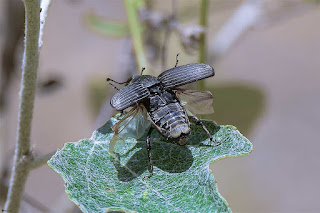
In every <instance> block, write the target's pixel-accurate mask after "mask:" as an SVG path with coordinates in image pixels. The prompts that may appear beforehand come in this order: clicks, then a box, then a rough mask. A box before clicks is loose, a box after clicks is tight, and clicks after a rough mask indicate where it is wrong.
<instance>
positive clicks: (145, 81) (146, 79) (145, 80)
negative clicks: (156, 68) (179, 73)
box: [130, 75, 160, 87]
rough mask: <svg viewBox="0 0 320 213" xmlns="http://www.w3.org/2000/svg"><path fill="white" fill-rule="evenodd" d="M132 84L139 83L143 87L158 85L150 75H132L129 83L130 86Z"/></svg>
mask: <svg viewBox="0 0 320 213" xmlns="http://www.w3.org/2000/svg"><path fill="white" fill-rule="evenodd" d="M132 83H140V84H142V85H143V86H144V87H151V86H153V85H156V84H159V83H160V82H159V80H158V78H157V77H154V76H152V75H134V76H132V80H131V81H130V84H132Z"/></svg>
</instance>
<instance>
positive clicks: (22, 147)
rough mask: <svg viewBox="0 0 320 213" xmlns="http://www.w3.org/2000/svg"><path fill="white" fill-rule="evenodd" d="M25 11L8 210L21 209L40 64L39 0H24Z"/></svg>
mask: <svg viewBox="0 0 320 213" xmlns="http://www.w3.org/2000/svg"><path fill="white" fill-rule="evenodd" d="M23 2H24V5H25V11H26V29H25V35H26V36H25V49H24V55H23V63H22V82H21V90H20V105H19V120H18V130H17V134H18V136H17V142H16V151H15V158H14V167H13V170H12V176H11V180H10V186H9V191H8V196H7V201H6V204H5V210H8V211H10V212H18V211H19V208H20V200H21V197H22V194H23V191H24V186H25V183H26V181H27V177H28V173H29V171H30V167H29V166H28V164H29V163H30V162H31V161H32V160H33V154H32V152H31V149H30V132H31V121H32V113H33V105H34V96H35V89H36V79H37V70H38V64H39V47H38V45H39V44H38V41H39V30H40V0H24V1H23Z"/></svg>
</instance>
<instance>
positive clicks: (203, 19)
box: [198, 0, 209, 90]
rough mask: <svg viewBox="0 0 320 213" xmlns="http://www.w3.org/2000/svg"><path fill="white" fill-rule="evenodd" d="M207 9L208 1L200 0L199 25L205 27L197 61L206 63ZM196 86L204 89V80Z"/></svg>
mask: <svg viewBox="0 0 320 213" xmlns="http://www.w3.org/2000/svg"><path fill="white" fill-rule="evenodd" d="M208 9H209V1H208V0H201V6H200V20H199V24H200V26H201V27H203V28H204V29H205V32H204V33H202V35H201V37H200V46H199V63H206V60H207V48H206V43H207V42H206V39H207V38H206V33H207V26H208ZM198 87H199V89H200V90H204V81H199V82H198Z"/></svg>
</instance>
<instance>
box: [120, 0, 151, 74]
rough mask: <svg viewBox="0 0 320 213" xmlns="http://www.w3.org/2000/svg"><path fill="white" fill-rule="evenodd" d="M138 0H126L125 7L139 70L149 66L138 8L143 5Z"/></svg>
mask: <svg viewBox="0 0 320 213" xmlns="http://www.w3.org/2000/svg"><path fill="white" fill-rule="evenodd" d="M137 2H138V1H131V0H125V1H124V3H125V7H126V11H127V16H128V24H129V30H130V35H131V39H132V45H133V48H134V52H135V56H136V61H137V65H138V70H141V69H142V67H146V66H147V59H146V55H145V51H144V47H143V42H142V35H141V32H142V26H141V24H140V22H139V18H138V12H137V9H138V7H139V6H141V5H136V4H137Z"/></svg>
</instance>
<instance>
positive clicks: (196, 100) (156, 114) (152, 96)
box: [107, 59, 220, 178]
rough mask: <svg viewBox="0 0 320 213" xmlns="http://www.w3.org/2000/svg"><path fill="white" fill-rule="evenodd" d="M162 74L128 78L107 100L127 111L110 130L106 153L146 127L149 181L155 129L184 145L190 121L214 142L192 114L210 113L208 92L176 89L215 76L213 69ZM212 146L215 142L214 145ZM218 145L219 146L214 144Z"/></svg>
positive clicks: (197, 66)
mask: <svg viewBox="0 0 320 213" xmlns="http://www.w3.org/2000/svg"><path fill="white" fill-rule="evenodd" d="M177 64H178V59H177V62H176V65H175V67H173V68H171V69H169V70H166V71H164V72H163V73H161V74H160V75H159V76H158V77H155V76H151V75H142V74H143V71H144V68H143V69H142V72H141V75H136V76H132V77H131V78H129V79H128V80H127V81H126V82H122V83H119V82H116V81H115V80H112V79H110V78H107V81H112V82H114V83H117V84H125V86H124V87H123V88H121V89H118V88H117V87H116V86H114V85H113V84H112V83H110V85H112V86H113V87H114V88H115V89H117V90H118V91H117V92H116V93H115V95H114V96H113V97H112V98H111V100H110V104H111V106H112V107H113V108H115V109H116V110H118V111H121V114H122V113H123V111H124V110H125V109H127V108H130V107H132V108H131V110H129V112H128V113H126V114H125V115H124V116H123V117H122V118H121V119H120V121H119V122H117V123H116V124H115V125H114V126H113V127H112V130H113V131H114V136H113V137H112V139H111V141H110V147H109V152H113V151H114V146H115V144H116V143H117V142H118V141H119V140H123V141H124V139H125V138H127V137H134V138H137V139H138V138H140V137H142V136H143V135H144V134H145V132H146V130H147V129H148V128H149V131H148V134H147V138H146V144H147V153H148V162H149V165H148V170H149V176H147V177H145V178H150V177H151V176H152V175H153V165H152V158H151V142H150V135H151V133H152V131H153V130H154V129H155V130H157V131H158V132H159V133H160V134H161V135H162V136H164V137H165V138H166V140H168V141H172V142H176V143H178V144H179V145H182V146H183V145H186V144H187V142H188V139H189V137H188V136H189V135H190V132H191V129H190V122H193V123H195V124H196V125H200V126H201V127H202V128H203V130H204V131H205V132H206V133H207V135H208V136H209V138H210V141H212V142H214V140H213V138H212V136H211V134H210V132H209V131H208V129H207V128H206V126H205V125H204V124H203V123H202V121H201V120H200V119H199V118H197V117H196V116H195V114H210V113H213V108H212V102H213V97H212V94H211V92H209V91H197V90H186V89H182V88H180V86H183V85H186V84H189V83H192V82H195V81H199V80H202V79H205V78H209V77H213V76H214V75H215V72H214V69H213V68H212V67H211V66H209V65H207V64H202V63H193V64H186V65H182V66H177ZM214 143H216V142H214ZM216 144H217V145H220V144H219V143H216Z"/></svg>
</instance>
